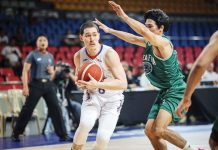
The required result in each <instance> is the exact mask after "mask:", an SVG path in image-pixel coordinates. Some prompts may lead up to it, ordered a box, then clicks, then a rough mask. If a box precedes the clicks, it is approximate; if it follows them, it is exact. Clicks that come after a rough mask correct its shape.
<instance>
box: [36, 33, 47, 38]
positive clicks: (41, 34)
mask: <svg viewBox="0 0 218 150" xmlns="http://www.w3.org/2000/svg"><path fill="white" fill-rule="evenodd" d="M40 36H43V37H45V38H46V39H48V36H47V35H46V34H44V33H40V34H38V35H37V37H36V39H38V38H39V37H40Z"/></svg>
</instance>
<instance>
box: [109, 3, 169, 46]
mask: <svg viewBox="0 0 218 150" xmlns="http://www.w3.org/2000/svg"><path fill="white" fill-rule="evenodd" d="M109 4H110V5H111V7H112V8H113V10H114V11H115V12H116V13H117V16H119V17H120V18H121V19H122V20H123V21H124V22H126V23H127V24H128V25H129V26H130V27H131V28H132V29H133V30H134V31H135V32H136V33H138V34H140V35H142V36H143V37H144V39H145V40H146V41H149V42H150V43H151V44H152V45H153V46H156V47H159V48H160V49H164V48H163V47H165V46H167V45H168V44H169V43H168V42H167V41H166V40H164V39H163V38H162V37H161V36H159V35H156V34H154V33H152V32H151V31H150V30H149V29H148V28H147V27H146V26H145V25H144V24H142V23H141V22H139V21H137V20H135V19H133V18H130V17H129V16H128V15H127V14H126V13H125V12H124V11H123V9H122V8H121V6H120V5H118V4H116V3H115V2H113V1H109Z"/></svg>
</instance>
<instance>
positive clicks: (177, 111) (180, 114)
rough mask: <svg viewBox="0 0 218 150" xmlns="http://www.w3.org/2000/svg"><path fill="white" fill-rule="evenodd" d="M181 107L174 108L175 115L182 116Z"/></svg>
mask: <svg viewBox="0 0 218 150" xmlns="http://www.w3.org/2000/svg"><path fill="white" fill-rule="evenodd" d="M181 112H182V108H181V107H178V108H177V109H176V114H177V116H179V117H180V118H182V113H181Z"/></svg>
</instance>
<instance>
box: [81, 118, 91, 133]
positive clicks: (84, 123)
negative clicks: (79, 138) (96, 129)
mask: <svg viewBox="0 0 218 150" xmlns="http://www.w3.org/2000/svg"><path fill="white" fill-rule="evenodd" d="M92 127H93V124H92V123H90V122H88V121H82V120H81V121H80V123H79V127H78V128H79V129H81V130H83V131H87V132H89V131H90V130H91V129H92Z"/></svg>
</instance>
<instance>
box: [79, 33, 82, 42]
mask: <svg viewBox="0 0 218 150" xmlns="http://www.w3.org/2000/svg"><path fill="white" fill-rule="evenodd" d="M79 39H80V41H82V42H83V36H82V35H81V34H80V35H79Z"/></svg>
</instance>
